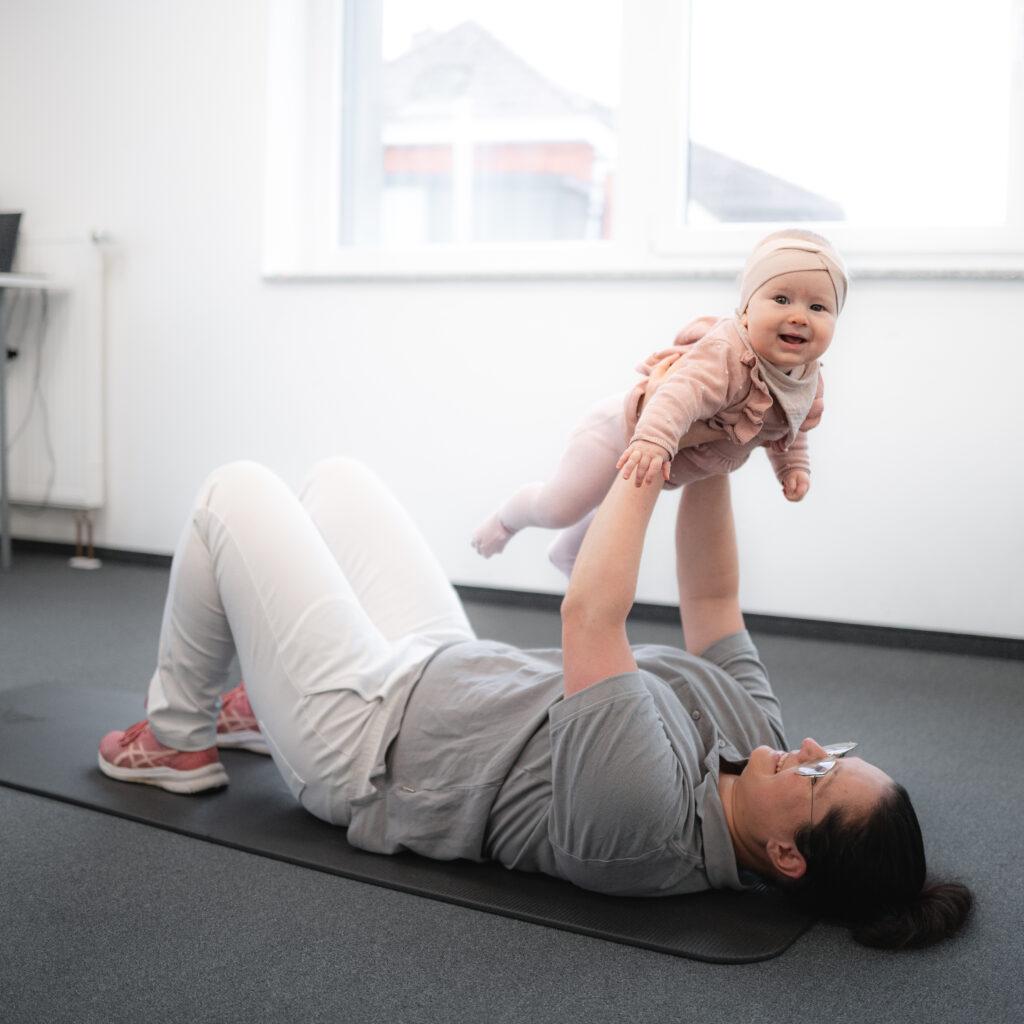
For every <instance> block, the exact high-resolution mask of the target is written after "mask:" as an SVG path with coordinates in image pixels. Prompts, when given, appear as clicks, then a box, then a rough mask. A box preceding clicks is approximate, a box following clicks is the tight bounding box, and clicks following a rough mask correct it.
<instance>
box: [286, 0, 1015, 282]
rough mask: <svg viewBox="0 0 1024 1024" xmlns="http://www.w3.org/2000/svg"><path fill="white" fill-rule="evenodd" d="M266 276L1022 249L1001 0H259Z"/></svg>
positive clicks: (919, 256) (599, 267)
mask: <svg viewBox="0 0 1024 1024" xmlns="http://www.w3.org/2000/svg"><path fill="white" fill-rule="evenodd" d="M270 11H271V24H270V43H271V50H270V65H269V78H268V84H269V96H268V111H269V127H270V131H269V135H268V160H267V166H268V176H267V271H268V273H270V274H272V275H273V274H286V275H287V274H296V273H298V274H304V273H306V274H321V273H323V274H333V273H343V274H344V273H350V272H351V273H357V274H362V273H365V274H379V273H392V272H395V273H407V274H419V273H426V274H436V273H454V274H462V273H474V274H476V273H495V274H503V273H506V272H510V273H551V272H555V273H558V272H562V273H566V274H575V273H587V272H597V273H602V272H612V273H640V274H661V273H666V274H668V273H672V274H677V273H679V272H680V270H685V269H686V267H687V266H689V267H691V268H698V267H699V268H700V270H701V271H702V272H710V273H714V272H716V271H721V270H723V269H724V268H726V267H728V268H730V270H734V269H735V264H736V260H737V258H738V257H740V256H742V255H743V254H745V252H746V251H747V250H748V249H749V247H750V245H751V244H752V243H753V242H754V241H755V240H756V239H757V238H758V237H760V236H761V235H763V234H764V233H765V232H766V231H767V230H770V229H771V228H772V227H773V226H781V225H785V224H789V223H793V222H796V221H801V222H807V223H808V225H809V226H817V227H818V228H819V229H820V230H823V231H825V232H826V233H828V234H829V235H830V236H832V237H833V238H834V239H835V240H836V242H837V243H838V244H839V245H840V247H841V248H842V249H843V251H844V252H846V253H847V254H848V256H850V257H851V262H853V263H854V264H857V262H858V258H860V259H861V260H862V261H866V265H868V266H870V265H871V263H872V260H873V261H874V262H875V264H876V265H880V266H881V265H885V266H887V267H890V268H892V267H895V268H902V269H909V270H911V271H913V270H914V269H915V268H916V269H921V268H925V269H942V268H947V269H948V268H957V269H964V268H967V269H970V268H971V267H972V266H973V267H978V268H981V269H985V268H989V269H991V268H996V269H1000V268H1002V269H1005V268H1008V267H1009V268H1011V269H1013V270H1014V271H1016V270H1019V269H1020V268H1022V267H1024V68H1022V65H1024V0H976V3H975V4H973V5H972V7H971V8H970V14H969V16H967V15H965V13H964V11H963V10H962V9H960V8H956V7H953V8H946V7H941V6H935V5H923V4H916V3H893V2H892V0H888V2H883V0H858V2H857V3H856V4H841V5H840V4H821V3H820V2H815V0H778V2H777V3H774V4H764V3H763V2H762V0H632V2H630V3H628V4H627V3H625V2H623V0H589V2H584V0H557V2H555V3H551V2H546V3H540V2H539V0H519V2H517V3H516V4H509V3H507V0H272V2H271V4H270Z"/></svg>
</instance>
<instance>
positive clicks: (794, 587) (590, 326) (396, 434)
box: [0, 0, 1024, 637]
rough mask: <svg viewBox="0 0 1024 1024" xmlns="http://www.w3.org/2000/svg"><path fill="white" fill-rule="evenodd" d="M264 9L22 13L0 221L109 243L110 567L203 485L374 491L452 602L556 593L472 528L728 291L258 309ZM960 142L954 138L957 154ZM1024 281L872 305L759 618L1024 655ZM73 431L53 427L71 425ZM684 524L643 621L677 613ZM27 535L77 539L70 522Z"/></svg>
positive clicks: (815, 441) (323, 293) (481, 290)
mask: <svg viewBox="0 0 1024 1024" xmlns="http://www.w3.org/2000/svg"><path fill="white" fill-rule="evenodd" d="M264 33H265V29H264V14H263V5H262V4H261V3H256V2H230V0H174V2H171V0H163V2H158V0H146V2H144V3H139V2H137V0H90V2H87V3H83V2H81V0H35V2H33V3H31V4H25V3H14V2H6V3H2V4H0V125H3V131H2V138H3V142H2V147H3V148H2V150H0V207H3V208H6V209H23V210H25V211H26V217H25V220H24V222H23V226H24V230H25V231H26V233H27V234H29V235H34V236H52V235H54V234H58V235H68V234H71V233H84V232H86V231H87V230H88V229H90V228H94V227H95V228H102V229H105V230H107V231H109V232H111V234H112V235H113V236H114V237H115V238H116V240H117V242H118V246H117V250H116V252H115V253H114V254H113V257H112V261H111V268H110V279H109V293H108V303H109V313H108V316H109V334H108V362H109V365H108V388H107V403H108V404H107V409H106V413H107V423H108V432H109V441H108V474H109V503H108V506H107V508H106V509H104V510H103V511H102V512H100V513H99V514H98V516H97V534H96V542H97V544H100V545H104V546H111V547H118V548H127V549H136V550H144V551H156V552H170V551H171V550H172V549H173V547H174V544H175V541H176V538H177V534H178V531H179V529H180V527H181V525H182V523H183V521H184V516H185V514H186V512H187V509H188V505H189V502H190V499H191V497H192V495H193V493H194V491H195V489H196V487H197V486H198V485H199V483H200V482H201V480H202V478H203V477H204V475H205V474H206V473H207V472H208V471H209V470H210V469H211V468H212V467H214V466H215V465H217V464H219V463H221V462H224V461H226V460H229V459H236V458H254V459H258V460H261V461H264V462H266V463H267V464H269V465H270V466H271V467H272V468H274V469H275V470H277V471H278V472H279V473H280V474H281V475H282V476H283V477H284V478H285V479H286V480H288V481H289V482H290V483H292V484H295V485H298V483H299V482H300V481H301V479H302V476H303V474H304V472H305V469H306V468H307V467H308V466H309V465H310V464H311V463H312V462H313V461H315V460H316V459H318V458H321V457H323V456H325V455H328V454H331V453H335V452H347V453H351V454H354V455H356V456H359V457H361V458H363V459H364V460H366V461H367V462H368V463H370V464H371V465H372V466H373V467H374V468H375V469H376V470H377V471H378V472H379V473H381V474H382V475H383V476H384V477H385V479H386V480H387V481H388V482H389V483H390V484H391V485H392V486H393V487H394V489H395V490H396V491H397V493H398V494H399V496H400V497H401V499H402V500H403V501H404V502H405V503H406V505H407V506H408V507H409V508H410V509H411V510H412V511H413V513H414V515H415V517H416V519H417V520H418V521H419V523H420V525H421V526H422V528H423V530H424V532H425V533H426V535H427V537H428V539H429V540H430V542H431V544H432V545H433V546H434V548H435V550H436V551H437V553H438V555H439V556H440V558H441V560H442V562H443V564H444V566H445V569H446V570H447V572H448V573H449V574H450V576H451V578H452V579H453V580H454V581H456V582H460V583H468V584H477V585H484V586H494V587H507V588H516V589H526V590H542V591H552V592H555V591H559V590H560V589H561V587H562V580H561V577H560V576H559V575H558V574H557V573H556V572H555V570H554V569H552V568H550V567H549V566H548V565H547V563H546V561H545V558H544V550H545V548H546V545H547V542H548V540H549V539H550V538H549V535H546V534H544V533H543V532H541V531H536V532H534V533H532V534H524V535H522V536H521V537H518V538H516V539H515V540H514V541H513V542H512V544H511V545H510V546H509V548H508V549H507V551H506V553H505V554H504V555H503V556H501V557H499V558H495V559H492V560H490V561H486V562H485V561H483V560H481V559H480V558H479V557H478V556H477V555H475V553H474V552H473V551H472V550H471V549H470V547H469V537H470V534H471V533H472V530H473V528H474V527H475V526H476V524H477V523H478V521H480V520H481V519H482V518H483V517H484V516H485V515H487V514H488V513H489V512H490V511H492V510H493V508H494V507H495V506H496V504H497V503H498V501H499V500H500V499H501V498H502V497H503V496H504V495H505V494H506V493H507V492H509V491H510V490H511V489H512V488H514V487H515V486H517V485H518V484H519V483H521V482H523V481H525V480H528V479H532V478H536V477H538V476H542V475H543V474H544V472H545V471H546V470H548V469H549V468H551V467H552V466H553V465H554V463H555V461H556V459H557V457H558V455H559V452H560V448H561V444H562V441H563V440H564V437H565V435H566V433H567V431H568V430H569V429H570V427H571V426H572V425H573V423H574V422H575V420H576V419H577V418H578V417H579V416H580V414H581V413H582V412H583V411H584V410H585V409H586V407H587V406H588V405H589V403H591V402H592V401H593V400H594V399H596V398H599V397H602V396H604V395H606V394H609V393H611V392H614V391H617V390H620V389H622V388H624V387H625V386H626V385H627V384H628V383H630V382H631V381H632V379H633V377H632V373H631V367H632V366H633V364H634V363H635V362H636V361H637V359H638V358H640V357H642V356H644V355H646V354H647V353H648V352H649V351H651V350H653V349H654V348H655V347H659V346H661V345H662V344H664V343H666V342H668V341H669V340H670V339H671V337H672V336H673V334H674V332H675V329H676V328H677V327H678V326H679V325H680V324H681V323H682V322H684V321H685V320H687V319H689V318H690V317H691V316H692V315H695V314H699V313H706V312H714V313H718V312H727V311H728V310H729V308H730V307H731V304H732V301H733V294H732V292H733V289H732V287H731V285H727V284H725V283H722V284H715V283H713V282H712V283H709V282H706V281H705V282H694V281H691V282H686V281H680V282H667V281H648V282H643V281H641V282H636V281H618V282H607V281H602V282H587V281H579V282H564V281H550V282H494V281H489V282H483V281H478V282H435V283H426V282H422V283H411V284H410V283H395V282H376V283H351V282H348V283H346V282H327V283H316V284H311V283H305V284H301V283H296V284H282V283H266V282H264V281H263V280H261V277H260V257H261V252H260V244H261V235H260V232H261V228H260V219H261V203H262V185H263V163H264V154H263V129H264V125H263V114H264V84H265V78H264V64H263V61H264V45H265V34H264ZM954 141H955V140H952V139H951V144H953V142H954ZM1022 300H1024V283H1022V282H1020V281H1004V282H999V281H985V282H978V281H973V282H970V281H965V282H951V281H941V282H934V281H933V282H926V281H918V282H914V281H895V280H894V281H866V282H863V283H861V284H857V283H855V285H854V288H853V291H852V295H851V299H850V302H849V304H848V306H847V310H846V312H844V314H843V317H842V319H841V321H840V325H839V330H838V334H837V340H836V342H835V344H834V346H833V348H832V350H831V351H830V352H829V353H828V355H827V357H826V359H825V375H826V384H827V394H826V400H827V413H826V417H825V420H824V422H823V424H822V426H821V427H820V428H819V429H817V430H816V431H815V432H814V433H813V435H811V442H812V449H813V458H814V480H813V487H812V491H811V493H810V495H809V497H808V498H807V499H806V500H805V501H804V502H803V504H802V505H799V506H791V505H789V504H788V503H787V502H786V501H785V500H784V499H783V498H782V496H781V494H780V493H779V491H778V488H777V486H776V484H775V482H774V479H773V477H772V476H771V474H770V472H769V469H768V466H767V461H766V460H765V459H763V458H761V457H760V453H755V457H754V458H753V459H752V460H751V463H750V464H749V465H748V466H747V467H745V468H744V470H743V471H742V472H741V473H739V474H737V475H736V477H735V478H734V493H735V495H736V506H737V518H738V523H739V530H740V536H741V547H742V559H743V567H744V580H743V604H744V607H745V608H746V609H748V610H750V611H757V612H764V613H770V614H779V615H794V616H804V617H812V618H826V619H838V620H846V621H855V622H866V623H881V624H885V625H892V626H905V627H919V628H926V629H937V630H952V631H962V632H971V633H983V634H995V635H1005V636H1015V637H1021V636H1024V588H1022V585H1021V583H1020V574H1021V570H1022V567H1024V557H1022V556H1024V545H1022V539H1021V537H1022V523H1024V493H1022V490H1024V489H1022V475H1024V474H1022V467H1024V458H1022V455H1021V450H1020V419H1021V417H1020V413H1019V402H1020V397H1019V396H1020V395H1021V391H1022V385H1021V382H1022V381H1024V330H1022V328H1021V313H1022V311H1024V306H1022ZM52 415H54V416H59V415H60V410H59V409H54V410H52ZM673 505H674V498H672V497H665V498H663V499H662V503H661V506H660V507H659V511H658V513H657V515H656V518H655V521H654V523H653V525H652V528H651V533H650V539H649V544H648V550H647V552H646V554H645V563H644V569H643V572H642V576H641V583H640V589H639V594H638V597H639V598H640V599H641V600H645V601H654V602H664V603H670V602H671V601H672V600H673V599H674V579H673V570H672V555H671V522H672V518H671V517H672V510H673V509H672V506H673ZM13 525H14V531H15V535H16V536H20V537H37V538H44V539H60V540H68V539H70V537H71V536H72V531H71V527H70V519H69V517H68V516H67V515H66V514H61V513H50V514H48V515H46V516H44V517H41V518H28V517H26V516H24V515H23V514H21V513H18V512H17V511H16V512H15V515H14V517H13Z"/></svg>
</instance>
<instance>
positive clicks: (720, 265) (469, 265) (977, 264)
mask: <svg viewBox="0 0 1024 1024" xmlns="http://www.w3.org/2000/svg"><path fill="white" fill-rule="evenodd" d="M742 266H743V260H742V259H738V258H723V257H720V256H715V257H709V258H707V259H701V260H697V259H658V260H642V259H636V260H625V259H623V258H621V257H619V258H618V259H614V258H612V259H608V258H600V257H596V258H595V256H590V257H589V258H584V257H581V256H580V255H576V256H573V257H569V256H568V255H566V254H563V255H562V256H561V258H558V257H557V256H555V255H554V254H552V253H551V252H550V251H549V252H547V253H539V252H534V253H531V254H527V253H515V254H514V256H510V255H509V254H508V253H505V254H502V255H501V256H499V254H497V253H480V254H476V256H475V257H474V256H470V255H469V254H466V253H459V254H455V253H452V252H445V253H437V254H435V255H426V254H422V255H421V254H417V255H415V256H411V255H408V254H386V255H385V254H381V253H374V254H370V253H363V254H360V255H358V256H354V257H350V256H348V255H347V254H346V256H345V257H341V256H338V257H336V258H334V259H331V260H329V261H328V260H324V261H318V262H317V263H315V264H314V263H310V264H308V265H292V266H271V267H267V268H265V269H264V271H263V275H262V276H263V279H264V280H265V281H267V282H271V283H274V282H277V283H288V282H296V283H298V282H304V281H305V282H309V281H323V282H328V281H478V280H494V281H549V280H561V281H587V280H633V281H663V280H675V281H679V280H684V281H701V280H707V281H722V280H727V281H732V280H734V279H735V278H736V276H737V274H738V273H739V272H740V270H741V269H742ZM847 268H848V269H849V272H850V276H851V278H852V279H854V280H858V281H867V280H901V281H930V280H950V281H1024V255H1016V254H1014V255H1010V254H1006V255H1000V256H995V257H994V256H978V255H969V256H967V255H964V256H958V257H950V256H934V257H921V256H915V257H913V258H911V257H897V256H894V255H888V256H879V257H874V258H869V257H860V258H858V257H856V256H854V257H852V258H849V259H848V260H847Z"/></svg>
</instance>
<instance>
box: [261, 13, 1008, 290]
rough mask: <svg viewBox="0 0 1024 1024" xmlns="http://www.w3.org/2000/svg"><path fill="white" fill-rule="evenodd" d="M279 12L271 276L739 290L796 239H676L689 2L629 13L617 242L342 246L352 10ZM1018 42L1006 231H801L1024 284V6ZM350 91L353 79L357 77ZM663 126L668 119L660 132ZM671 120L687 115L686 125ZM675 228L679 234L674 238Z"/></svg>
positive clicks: (723, 229)
mask: <svg viewBox="0 0 1024 1024" xmlns="http://www.w3.org/2000/svg"><path fill="white" fill-rule="evenodd" d="M351 2H357V3H358V4H359V5H360V8H361V9H362V10H363V12H364V14H363V16H364V17H370V18H372V17H373V15H372V13H371V14H369V15H367V14H366V13H365V9H366V8H367V7H372V6H379V4H380V3H381V2H382V0H269V3H268V24H267V31H268V38H267V43H268V51H267V82H266V85H267V136H266V178H265V195H264V218H265V219H264V248H263V276H264V277H265V278H267V279H269V280H283V279H295V278H299V279H303V278H305V279H311V278H312V279H315V278H338V279H379V278H413V279H416V278H420V279H436V278H488V277H490V278H551V277H556V278H558V277H562V278H588V277H599V278H604V277H617V278H630V277H636V278H645V279H651V278H654V279H657V278H662V277H664V278H673V279H678V278H680V277H687V278H730V277H733V276H734V275H735V273H736V271H737V269H738V268H739V267H740V266H741V265H742V261H743V259H744V258H745V256H746V254H747V253H748V252H749V250H750V248H751V247H752V246H753V244H754V243H755V242H756V241H757V240H758V239H759V238H761V237H763V235H765V234H767V233H768V232H769V231H772V230H775V229H777V228H779V227H784V226H786V225H784V224H774V223H772V222H768V221H765V222H758V223H755V224H721V225H716V226H714V227H700V228H695V227H683V226H676V225H675V224H674V223H673V221H674V216H673V213H674V211H676V210H678V209H679V208H680V205H681V203H682V202H683V201H684V199H685V196H686V181H685V168H686V147H687V144H688V130H687V128H688V126H687V124H686V119H685V110H686V103H685V76H684V75H682V74H680V73H679V66H680V59H681V57H680V55H681V54H685V53H686V52H687V49H688V38H687V36H688V31H689V8H690V3H689V0H630V2H629V3H626V4H624V5H623V11H624V13H623V32H622V62H623V65H622V66H623V74H622V97H621V106H620V109H619V115H618V126H619V154H618V160H617V164H616V169H615V174H616V186H615V189H616V191H615V227H614V234H613V238H612V239H611V240H607V241H580V242H538V243H526V242H518V243H473V244H447V245H430V246H416V247H408V248H389V249H376V248H370V247H364V246H347V247H346V246H342V245H340V244H339V243H338V241H337V237H338V234H339V232H338V230H337V227H338V226H339V225H340V224H341V217H342V209H341V202H340V193H341V190H340V189H339V188H338V187H337V182H338V181H339V180H340V174H341V168H342V137H341V132H342V126H341V111H342V103H343V100H344V97H343V90H342V83H343V82H344V80H345V70H346V69H345V67H344V66H343V65H344V60H343V47H342V45H341V43H342V33H343V26H344V21H345V17H346V7H347V4H348V3H351ZM1011 3H1012V4H1013V16H1014V19H1015V24H1016V26H1017V33H1016V34H1017V38H1018V44H1017V51H1016V59H1015V63H1014V71H1013V83H1012V90H1013V95H1012V97H1011V109H1012V110H1013V111H1014V115H1013V116H1012V118H1011V123H1012V125H1013V126H1014V127H1015V134H1014V137H1013V138H1012V139H1011V140H1010V176H1009V180H1010V181H1011V182H1014V183H1016V185H1017V187H1016V188H1015V189H1012V188H1011V195H1010V209H1009V218H1010V224H1009V225H1008V226H1007V227H1004V228H991V229H983V228H976V229H961V228H949V229H867V228H856V227H851V226H846V225H842V224H836V223H834V222H829V223H824V224H817V223H816V222H810V221H809V222H802V226H804V227H807V228H809V229H811V230H816V229H817V230H820V231H822V232H824V233H826V234H828V236H829V237H830V238H831V239H832V240H833V241H834V242H835V244H836V245H837V246H838V248H839V249H840V251H842V252H843V253H844V256H845V257H846V259H847V263H848V265H849V267H850V270H851V272H852V273H854V274H855V275H856V276H858V277H861V278H865V277H867V278H870V277H893V276H896V277H912V278H932V277H952V278H976V277H977V278H997V279H1024V0H1011ZM349 78H350V80H351V78H352V76H351V75H350V76H349ZM652 110H655V111H657V110H660V111H661V116H651V113H650V112H651V111H652ZM673 111H674V113H673ZM666 221H667V222H668V223H666Z"/></svg>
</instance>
